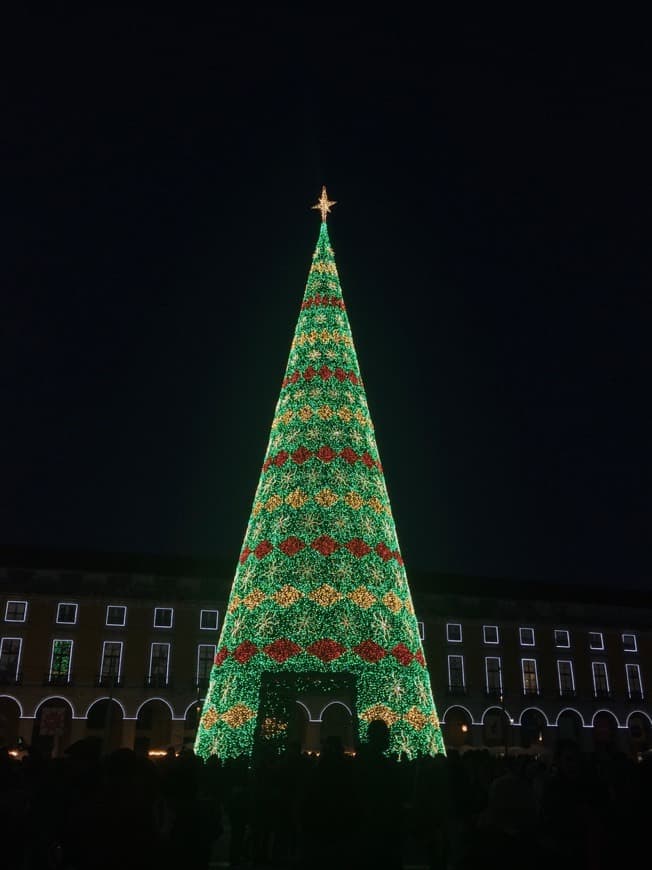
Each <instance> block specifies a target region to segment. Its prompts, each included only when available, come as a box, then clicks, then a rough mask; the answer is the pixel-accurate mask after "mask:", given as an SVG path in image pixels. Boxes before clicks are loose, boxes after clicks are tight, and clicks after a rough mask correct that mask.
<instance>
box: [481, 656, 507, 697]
mask: <svg viewBox="0 0 652 870" xmlns="http://www.w3.org/2000/svg"><path fill="white" fill-rule="evenodd" d="M484 667H485V674H486V678H487V684H486V685H487V693H488V694H490V695H500V694H501V693H502V691H503V672H502V668H501V666H500V658H499V657H498V656H486V657H485V660H484Z"/></svg>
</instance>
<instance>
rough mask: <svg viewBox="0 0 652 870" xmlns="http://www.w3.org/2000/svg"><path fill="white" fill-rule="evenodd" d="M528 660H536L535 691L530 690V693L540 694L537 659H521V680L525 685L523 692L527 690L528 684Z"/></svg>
mask: <svg viewBox="0 0 652 870" xmlns="http://www.w3.org/2000/svg"><path fill="white" fill-rule="evenodd" d="M526 662H534V682H535V691H534V692H528V694H536V695H538V694H539V666H538V665H537V660H536V659H527V658H523V659H521V682H522V685H523V693H524V694H525V693H526V692H527V686H526V685H525V663H526Z"/></svg>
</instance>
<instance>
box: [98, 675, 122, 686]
mask: <svg viewBox="0 0 652 870" xmlns="http://www.w3.org/2000/svg"><path fill="white" fill-rule="evenodd" d="M94 684H95V688H96V689H111V688H113V689H122V688H123V687H124V684H125V680H124V676H120V677H115V676H113V675H111V676H109V675H107V674H97V675H96V677H95V680H94Z"/></svg>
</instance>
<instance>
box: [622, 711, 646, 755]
mask: <svg viewBox="0 0 652 870" xmlns="http://www.w3.org/2000/svg"><path fill="white" fill-rule="evenodd" d="M626 724H627V743H628V746H629V751H630V752H631V753H632V754H633V755H637V754H638V753H641V752H646V751H647V750H649V749H651V748H652V720H650V717H649V716H648V714H647V713H646V712H645V711H643V710H633V711H632V712H631V713H630V714H629V716H628V717H627V723H626Z"/></svg>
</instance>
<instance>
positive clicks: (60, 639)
mask: <svg viewBox="0 0 652 870" xmlns="http://www.w3.org/2000/svg"><path fill="white" fill-rule="evenodd" d="M55 643H69V644H70V655H69V656H68V673H67V674H66V675H65V676H66V679H67V680H68V681H69V680H70V674H71V672H72V655H73V652H74V649H75V641H74V640H73V639H72V638H71V637H53V638H52V650H51V652H50V674H49V679H52V678H53V677H54V676H57V677H62V676H63V674H55V673H54V671H53V669H52V666H53V665H54V645H55Z"/></svg>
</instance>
